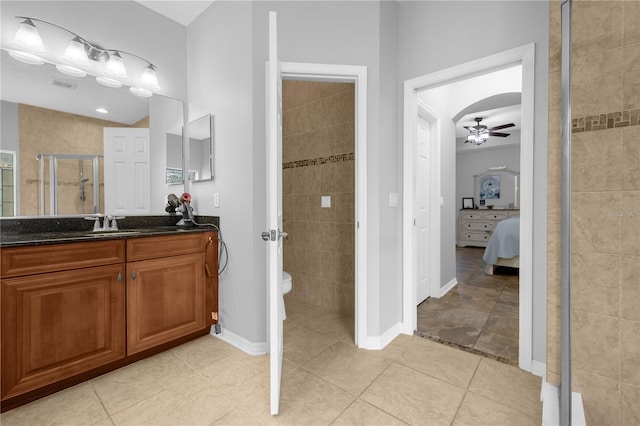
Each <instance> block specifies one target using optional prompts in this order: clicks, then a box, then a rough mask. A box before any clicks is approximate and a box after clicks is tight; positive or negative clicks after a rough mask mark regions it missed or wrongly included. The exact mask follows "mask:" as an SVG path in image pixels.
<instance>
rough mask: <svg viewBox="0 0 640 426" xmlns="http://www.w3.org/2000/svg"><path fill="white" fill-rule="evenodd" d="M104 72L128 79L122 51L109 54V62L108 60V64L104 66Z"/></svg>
mask: <svg viewBox="0 0 640 426" xmlns="http://www.w3.org/2000/svg"><path fill="white" fill-rule="evenodd" d="M104 73H105V74H107V75H110V76H113V77H118V78H120V79H126V78H127V77H128V76H127V70H126V68H125V67H124V62H123V61H122V56H120V53H118V52H113V53H112V54H111V55H110V56H109V62H107V65H106V66H105V68H104Z"/></svg>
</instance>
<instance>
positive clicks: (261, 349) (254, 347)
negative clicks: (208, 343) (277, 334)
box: [209, 327, 268, 356]
mask: <svg viewBox="0 0 640 426" xmlns="http://www.w3.org/2000/svg"><path fill="white" fill-rule="evenodd" d="M209 334H211V335H212V336H214V337H217V338H218V339H220V340H222V341H223V342H226V343H228V344H230V345H231V346H234V347H236V348H238V349H240V350H241V351H242V352H244V353H246V354H247V355H251V356H258V355H266V354H267V353H268V350H267V342H260V343H255V342H251V341H249V340H247V339H245V338H244V337H241V336H238V335H237V334H235V333H233V332H231V331H229V330H227V329H225V328H224V327H221V331H220V333H219V334H215V332H214V331H213V328H212V331H211V332H210V333H209Z"/></svg>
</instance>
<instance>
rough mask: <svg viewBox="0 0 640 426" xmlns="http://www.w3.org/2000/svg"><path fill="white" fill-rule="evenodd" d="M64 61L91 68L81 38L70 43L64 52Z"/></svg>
mask: <svg viewBox="0 0 640 426" xmlns="http://www.w3.org/2000/svg"><path fill="white" fill-rule="evenodd" d="M62 61H63V62H66V63H68V64H71V65H75V66H80V67H87V66H89V59H88V58H87V54H86V53H85V52H84V43H82V41H81V40H80V38H78V37H75V38H74V39H73V40H71V41H70V42H69V44H68V45H67V48H66V49H65V51H64V55H62Z"/></svg>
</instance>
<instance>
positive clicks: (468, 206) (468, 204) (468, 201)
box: [462, 197, 473, 210]
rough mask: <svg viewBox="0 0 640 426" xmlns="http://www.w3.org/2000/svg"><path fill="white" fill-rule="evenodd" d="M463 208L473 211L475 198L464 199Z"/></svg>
mask: <svg viewBox="0 0 640 426" xmlns="http://www.w3.org/2000/svg"><path fill="white" fill-rule="evenodd" d="M462 208H463V209H464V210H467V209H473V198H466V197H463V198H462Z"/></svg>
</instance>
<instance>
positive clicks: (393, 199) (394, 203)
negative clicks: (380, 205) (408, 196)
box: [389, 192, 398, 207]
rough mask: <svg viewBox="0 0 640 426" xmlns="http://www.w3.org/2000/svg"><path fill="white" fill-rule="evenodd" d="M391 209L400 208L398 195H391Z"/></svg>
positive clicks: (394, 193)
mask: <svg viewBox="0 0 640 426" xmlns="http://www.w3.org/2000/svg"><path fill="white" fill-rule="evenodd" d="M389 207H398V193H397V192H391V193H389Z"/></svg>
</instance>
